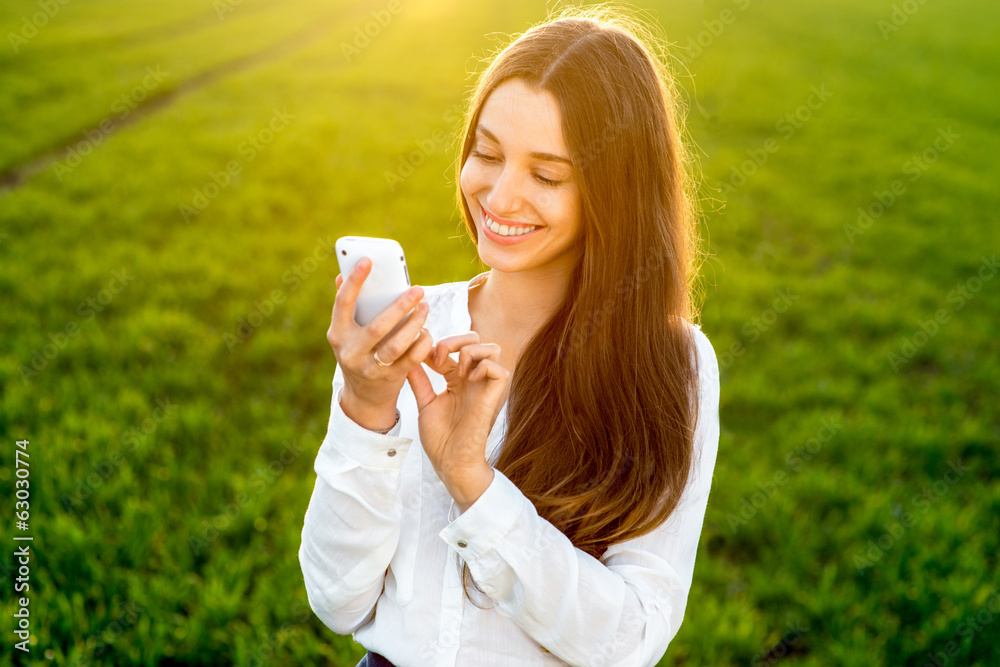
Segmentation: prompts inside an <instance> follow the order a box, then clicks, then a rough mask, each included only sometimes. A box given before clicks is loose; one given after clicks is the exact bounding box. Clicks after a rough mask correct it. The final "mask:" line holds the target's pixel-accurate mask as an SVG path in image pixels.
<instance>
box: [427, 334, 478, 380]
mask: <svg viewBox="0 0 1000 667" xmlns="http://www.w3.org/2000/svg"><path fill="white" fill-rule="evenodd" d="M478 342H479V333H478V332H476V331H468V332H466V333H460V334H452V335H450V336H445V337H444V338H442V339H441V340H439V341H438V342H437V345H435V346H434V357H433V361H434V363H433V365H432V368H434V370H436V371H437V372H438V373H442V374H443V372H444V371H445V370H451V369H452V368H454V366H455V362H454V361H451V360H450V359H449V358H448V355H449V354H451V353H452V352H456V351H458V350H460V349H462V347H463V346H464V345H469V344H471V343H478ZM449 361H450V362H451V363H446V362H449Z"/></svg>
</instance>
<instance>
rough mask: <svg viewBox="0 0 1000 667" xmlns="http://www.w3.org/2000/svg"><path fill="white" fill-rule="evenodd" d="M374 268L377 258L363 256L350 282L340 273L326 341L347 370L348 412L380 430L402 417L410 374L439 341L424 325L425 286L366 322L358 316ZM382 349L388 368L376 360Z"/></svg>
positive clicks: (345, 395) (344, 403) (364, 424)
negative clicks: (363, 288)
mask: <svg viewBox="0 0 1000 667" xmlns="http://www.w3.org/2000/svg"><path fill="white" fill-rule="evenodd" d="M370 270H371V260H370V259H368V258H362V259H361V260H360V261H358V262H357V264H355V265H354V270H353V271H351V273H350V274H349V275H348V276H347V279H346V280H345V279H344V278H343V277H341V276H340V275H338V276H337V297H336V299H335V301H334V303H333V316H332V317H331V321H330V329H329V331H328V332H327V334H326V339H327V340H328V341H329V342H330V347H332V348H333V353H334V355H335V356H336V357H337V364H338V365H339V366H340V367H341V369H342V371H343V373H344V391H343V394H342V395H341V401H340V407H341V408H342V409H343V410H344V414H346V415H347V416H348V417H350V418H351V420H353V421H354V422H355V423H357V424H359V425H360V426H362V427H363V428H367V429H369V430H380V429H383V428H385V427H386V426H388V425H390V424H391V423H392V420H393V418H395V416H396V401H397V400H398V399H399V391H400V390H401V389H402V388H403V382H404V380H405V378H406V375H407V373H409V372H410V371H411V370H412V369H413V368H419V367H420V363H421V362H422V361H423V360H424V358H426V357H427V355H428V353H429V352H430V350H431V349H432V347H433V345H434V343H433V341H432V340H431V335H430V332H429V331H427V329H425V328H423V324H424V322H425V321H426V319H427V312H428V305H427V303H426V302H421V301H420V299H421V298H422V297H423V289H422V288H420V287H414V288H411V289H410V290H409V291H408V292H406V293H404V294H403V295H401V296H400V297H399V298H398V299H396V300H395V301H394V302H392V303H391V304H390V305H389V306H387V307H386V308H385V310H383V311H382V312H381V313H379V314H378V315H377V316H376V317H375V319H373V320H372V321H371V322H369V323H368V324H367V325H366V326H360V325H359V324H358V323H357V322H356V321H355V320H354V310H355V305H356V303H357V300H358V293H359V292H360V291H361V285H362V284H363V283H364V281H365V278H367V277H368V274H369V272H370ZM414 307H416V308H415V309H414ZM411 309H413V311H414V312H413V314H412V315H409V316H408V319H407V321H406V324H404V325H402V326H401V327H400V328H399V330H398V331H396V332H395V333H393V334H392V335H391V336H387V334H388V333H389V332H390V331H392V329H393V328H394V327H395V326H396V325H397V324H398V323H399V322H400V321H401V320H402V319H403V317H404V316H406V315H407V313H408V312H409V311H410V310H411ZM376 351H378V358H379V359H381V360H382V361H383V362H384V363H387V364H389V365H388V366H379V365H378V364H377V363H376V362H375V356H374V353H375V352H376Z"/></svg>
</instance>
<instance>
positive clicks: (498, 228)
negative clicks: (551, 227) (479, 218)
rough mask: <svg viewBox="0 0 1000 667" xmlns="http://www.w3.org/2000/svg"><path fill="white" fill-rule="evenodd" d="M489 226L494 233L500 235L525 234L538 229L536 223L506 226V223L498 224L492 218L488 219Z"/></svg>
mask: <svg viewBox="0 0 1000 667" xmlns="http://www.w3.org/2000/svg"><path fill="white" fill-rule="evenodd" d="M489 227H490V230H492V231H493V233H494V234H499V235H500V236H521V235H522V234H527V233H528V232H533V231H535V230H536V229H538V226H537V225H532V226H531V227H508V226H507V225H498V224H497V223H496V222H495V221H493V220H490V225H489Z"/></svg>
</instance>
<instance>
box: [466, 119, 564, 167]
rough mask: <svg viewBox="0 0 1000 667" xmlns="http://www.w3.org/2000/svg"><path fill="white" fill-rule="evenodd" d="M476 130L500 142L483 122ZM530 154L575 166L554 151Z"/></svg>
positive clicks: (493, 140) (495, 141) (534, 156)
mask: <svg viewBox="0 0 1000 667" xmlns="http://www.w3.org/2000/svg"><path fill="white" fill-rule="evenodd" d="M476 132H481V133H483V134H485V135H486V138H487V139H489V140H490V141H492V142H494V143H497V144H499V143H500V141H499V140H498V139H497V137H496V135H495V134H493V133H492V132H490V131H489V130H487V129H486V128H485V127H483V126H482V124H480V125H477V126H476ZM529 155H531V157H533V158H535V159H537V160H546V161H548V162H564V163H566V164H568V165H569V166H571V167H572V166H573V162H572V161H571V160H570V159H569V158H565V157H563V156H561V155H555V154H554V153H538V152H534V153H530V154H529Z"/></svg>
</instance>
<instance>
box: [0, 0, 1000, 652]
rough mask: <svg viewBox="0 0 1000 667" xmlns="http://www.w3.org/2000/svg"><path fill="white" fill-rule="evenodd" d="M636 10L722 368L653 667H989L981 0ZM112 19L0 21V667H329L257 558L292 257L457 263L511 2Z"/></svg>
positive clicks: (998, 606)
mask: <svg viewBox="0 0 1000 667" xmlns="http://www.w3.org/2000/svg"><path fill="white" fill-rule="evenodd" d="M642 6H643V7H645V8H648V9H649V14H648V15H649V16H652V17H653V18H655V19H657V20H658V21H659V23H660V25H661V26H662V28H663V31H664V34H665V36H666V38H667V39H668V40H670V41H671V42H674V43H676V44H677V45H678V47H681V46H685V45H686V46H688V49H687V51H686V52H685V51H683V50H681V49H679V48H678V49H676V50H675V51H674V53H675V54H677V55H683V54H685V53H686V56H685V57H686V61H685V65H686V67H684V68H680V67H679V68H678V69H679V70H680V71H681V72H682V73H683V76H682V78H681V80H680V83H681V87H682V89H683V90H684V94H685V97H686V99H687V102H688V104H689V105H690V107H691V112H690V114H689V116H688V120H689V129H690V133H691V136H692V137H693V139H694V140H695V141H696V143H697V145H698V149H699V153H700V156H701V164H702V168H703V170H704V175H705V184H706V189H705V194H706V202H705V207H706V209H707V210H708V215H707V216H706V220H705V230H706V234H707V235H708V239H709V242H710V250H711V252H712V254H713V257H712V258H711V259H710V261H709V262H708V263H706V265H705V304H704V310H703V314H702V321H701V324H702V328H703V329H704V331H705V332H706V333H707V334H708V336H709V338H710V339H711V340H712V342H713V344H714V346H715V349H716V352H717V354H718V356H719V362H720V366H721V368H722V397H721V424H722V436H721V441H720V453H719V460H718V466H717V469H716V480H715V484H714V486H713V490H712V497H711V499H710V502H709V508H708V515H707V519H706V525H705V530H704V533H703V536H702V542H701V545H700V553H699V556H698V563H697V567H696V569H695V581H694V586H693V588H692V590H691V596H690V599H689V603H688V608H687V615H686V619H685V621H684V624H683V626H682V627H681V629H680V632H679V634H678V636H677V638H676V639H675V640H674V642H673V643H672V644H671V647H670V649H669V650H668V652H667V655H666V656H665V657H664V659H663V660H662V661H661V663H660V664H661V665H675V666H682V665H683V666H685V667H689V666H695V665H706V666H709V665H711V666H715V667H721V666H728V665H771V664H779V663H780V664H788V665H800V666H803V667H805V666H810V667H818V666H826V665H876V666H879V665H905V666H908V667H922V666H923V665H925V664H935V662H934V661H936V662H937V663H938V667H941V665H949V666H951V665H982V666H987V665H997V664H1000V576H998V574H997V560H996V553H997V551H998V550H1000V484H998V482H997V479H998V474H1000V461H998V454H997V452H998V444H1000V416H998V414H1000V410H998V409H997V398H996V396H997V392H998V389H1000V381H998V380H1000V360H998V355H997V351H998V346H997V343H996V336H997V333H998V328H997V323H998V322H1000V316H998V315H1000V296H998V294H1000V290H998V288H1000V277H998V276H997V272H998V270H1000V266H998V264H997V263H996V262H997V259H996V257H997V251H998V250H1000V232H998V231H997V225H998V223H1000V216H998V214H997V210H998V208H1000V206H998V204H1000V201H998V200H1000V197H998V195H997V183H998V182H1000V168H998V167H997V158H996V156H997V155H998V154H1000V122H998V118H1000V117H998V115H997V108H998V106H1000V92H998V91H1000V86H998V85H997V81H996V62H997V60H998V56H1000V53H998V48H997V46H996V28H995V26H996V25H997V22H998V21H1000V5H997V4H996V3H991V2H986V1H985V0H976V1H972V2H968V3H964V4H963V6H962V7H961V8H959V7H958V6H957V3H947V2H942V1H941V0H905V1H902V0H900V1H894V0H876V1H874V2H863V1H862V0H839V1H837V2H834V1H833V0H823V1H821V2H817V3H802V2H792V1H791V0H782V1H780V2H770V3H765V2H757V1H756V0H733V1H730V0H725V1H720V2H712V3H705V4H704V6H703V5H702V3H694V2H685V3H678V2H667V1H663V2H657V3H646V4H643V5H642ZM139 7H140V6H139V5H137V4H135V3H126V2H123V1H122V0H101V1H93V2H81V1H79V0H77V1H72V0H70V1H68V2H65V4H61V3H60V0H53V1H52V2H49V3H46V2H38V1H37V0H34V1H28V0H8V1H7V2H5V3H3V5H2V6H0V37H2V38H3V39H2V44H0V118H2V121H3V123H2V130H0V179H2V181H3V185H2V186H0V187H2V188H3V190H2V191H0V322H2V325H0V326H2V339H3V345H2V347H0V387H2V398H0V436H2V438H0V442H2V466H3V467H2V468H0V497H2V498H3V502H2V507H4V508H10V511H8V512H6V513H5V516H4V517H3V520H2V522H0V526H2V528H0V537H2V540H3V544H4V547H3V550H4V552H5V553H6V554H8V555H7V556H4V558H3V560H2V563H3V565H2V567H0V569H2V570H3V572H4V578H3V582H2V583H0V590H2V591H3V592H2V595H0V600H2V601H0V615H2V617H3V619H4V620H3V623H2V628H3V635H2V642H0V643H2V648H0V656H2V658H0V663H2V664H14V663H17V662H19V663H20V664H31V665H36V664H37V665H43V664H44V665H48V664H54V665H85V664H90V665H98V664H102V665H154V664H168V665H172V664H184V665H259V664H280V665H288V664H298V665H313V664H315V665H320V664H328V665H340V666H344V667H353V665H354V664H355V663H356V662H357V661H358V660H359V659H360V657H361V656H362V655H363V654H364V649H363V648H361V647H360V646H358V645H357V644H354V643H353V641H352V640H351V639H350V638H349V637H339V636H336V635H334V634H333V633H332V632H330V631H329V630H328V629H327V628H326V627H325V626H324V625H323V624H322V623H321V622H320V621H319V620H318V619H317V618H316V617H315V616H314V615H313V614H312V613H311V610H310V609H309V607H308V603H307V600H306V595H305V589H304V586H303V583H302V576H301V572H300V569H299V563H298V559H297V550H298V546H299V539H300V531H301V527H302V521H303V515H304V512H305V509H306V505H307V503H308V500H309V496H310V494H311V492H312V488H313V483H314V480H315V473H314V472H313V469H312V465H313V461H314V458H315V454H316V451H317V449H318V447H319V444H320V442H321V441H322V439H323V436H324V434H325V430H326V425H327V418H328V416H329V406H330V382H331V379H332V377H333V372H334V367H335V359H334V356H333V353H332V351H331V350H330V347H329V345H328V343H327V341H326V339H325V334H326V330H327V327H328V325H329V319H330V309H331V306H332V303H333V298H334V294H335V285H334V279H335V276H336V275H337V273H338V269H337V267H336V264H335V262H328V261H322V260H321V261H317V260H316V259H315V257H318V256H322V255H323V252H322V249H323V248H324V247H325V246H326V244H332V243H333V241H334V240H335V239H336V238H338V237H339V236H342V235H346V234H359V235H366V236H391V237H393V238H396V239H398V240H399V241H400V242H401V243H402V245H403V247H404V248H405V249H406V252H407V256H408V263H409V269H410V275H411V278H412V280H413V282H414V284H423V285H432V284H437V283H442V282H449V281H454V280H464V279H466V278H469V277H471V276H473V275H475V274H476V273H478V272H480V271H481V270H485V267H483V266H481V265H480V264H479V262H478V259H477V256H476V253H475V248H474V246H473V245H472V243H471V241H469V240H468V239H466V238H465V233H464V231H463V229H462V228H461V222H460V217H459V214H458V212H457V210H456V206H455V183H454V175H453V170H452V164H453V160H454V154H455V133H456V132H457V130H458V125H457V118H458V116H459V114H460V112H461V110H462V103H463V100H464V99H465V96H466V95H467V93H468V90H469V86H471V84H472V82H473V80H474V79H473V75H474V73H476V72H478V71H480V70H481V69H482V68H483V66H484V62H483V59H484V58H485V57H486V56H487V55H488V54H489V53H490V52H491V51H492V50H493V49H495V48H497V47H498V46H500V45H501V44H503V43H504V36H505V35H510V34H513V33H517V32H520V31H522V30H524V29H526V28H527V27H528V26H529V25H530V24H532V23H534V22H536V21H539V20H541V19H543V18H544V17H545V16H546V7H545V4H544V3H529V2H524V1H515V2H505V3H501V2H485V3H460V2H456V1H452V0H447V1H446V0H434V1H428V2H421V3H418V2H414V1H412V0H402V1H401V3H400V4H399V5H398V6H397V5H395V4H389V3H387V2H381V1H380V0H379V1H375V2H364V3H348V2H345V1H344V0H331V1H329V2H322V3H321V2H316V1H314V0H294V1H287V2H274V1H267V0H242V1H240V0H232V1H231V2H230V0H216V2H215V3H214V4H213V3H210V2H207V0H200V1H197V2H196V1H195V0H173V1H172V2H166V1H165V0H151V1H149V2H145V3H142V5H141V9H140V8H139ZM389 7H395V8H397V9H398V11H390V10H389V9H388V8H389ZM373 12H376V14H375V15H373ZM378 12H381V14H378ZM377 16H382V17H386V16H388V17H389V18H388V20H387V21H385V23H386V25H384V26H383V25H380V24H379V23H377V22H375V21H376V17H377ZM372 26H375V27H374V28H373V27H372ZM366 28H367V29H368V30H369V32H370V33H374V34H373V35H372V36H370V37H369V38H368V42H367V43H365V42H364V41H363V40H361V39H359V38H358V35H359V34H364V30H365V29H366ZM345 45H350V47H351V48H345ZM23 439H27V440H29V441H30V444H29V445H28V446H27V450H26V451H27V453H28V454H29V455H30V468H29V469H30V480H29V481H30V522H29V523H30V530H29V531H28V533H30V534H31V535H32V536H33V537H34V541H33V542H32V543H31V544H32V547H33V554H32V559H31V563H30V585H31V589H30V593H28V595H30V600H31V602H30V607H29V609H30V633H31V638H30V648H31V652H30V653H29V654H27V657H22V656H23V655H24V654H22V653H21V652H20V651H16V650H15V649H14V648H13V645H14V642H16V641H18V639H17V637H16V635H15V634H14V629H15V620H16V619H15V618H14V616H13V614H14V612H15V611H16V610H17V609H18V608H19V605H18V603H17V601H16V598H17V597H19V596H21V595H22V593H16V594H15V593H14V583H15V577H16V576H17V575H16V573H15V572H14V570H15V568H16V567H17V565H16V561H15V559H14V556H13V555H12V552H13V551H14V549H15V548H16V547H18V546H20V545H22V544H24V543H23V542H14V541H13V537H14V536H15V535H16V534H19V533H20V534H28V533H22V531H18V530H17V529H16V528H15V517H14V510H15V505H14V503H15V500H16V498H15V494H16V490H17V488H18V487H17V485H16V482H17V480H18V479H19V478H18V476H17V471H16V457H17V454H16V453H15V452H16V449H17V446H16V444H15V443H16V441H17V440H23ZM22 474H23V473H22ZM932 658H933V661H932Z"/></svg>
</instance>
